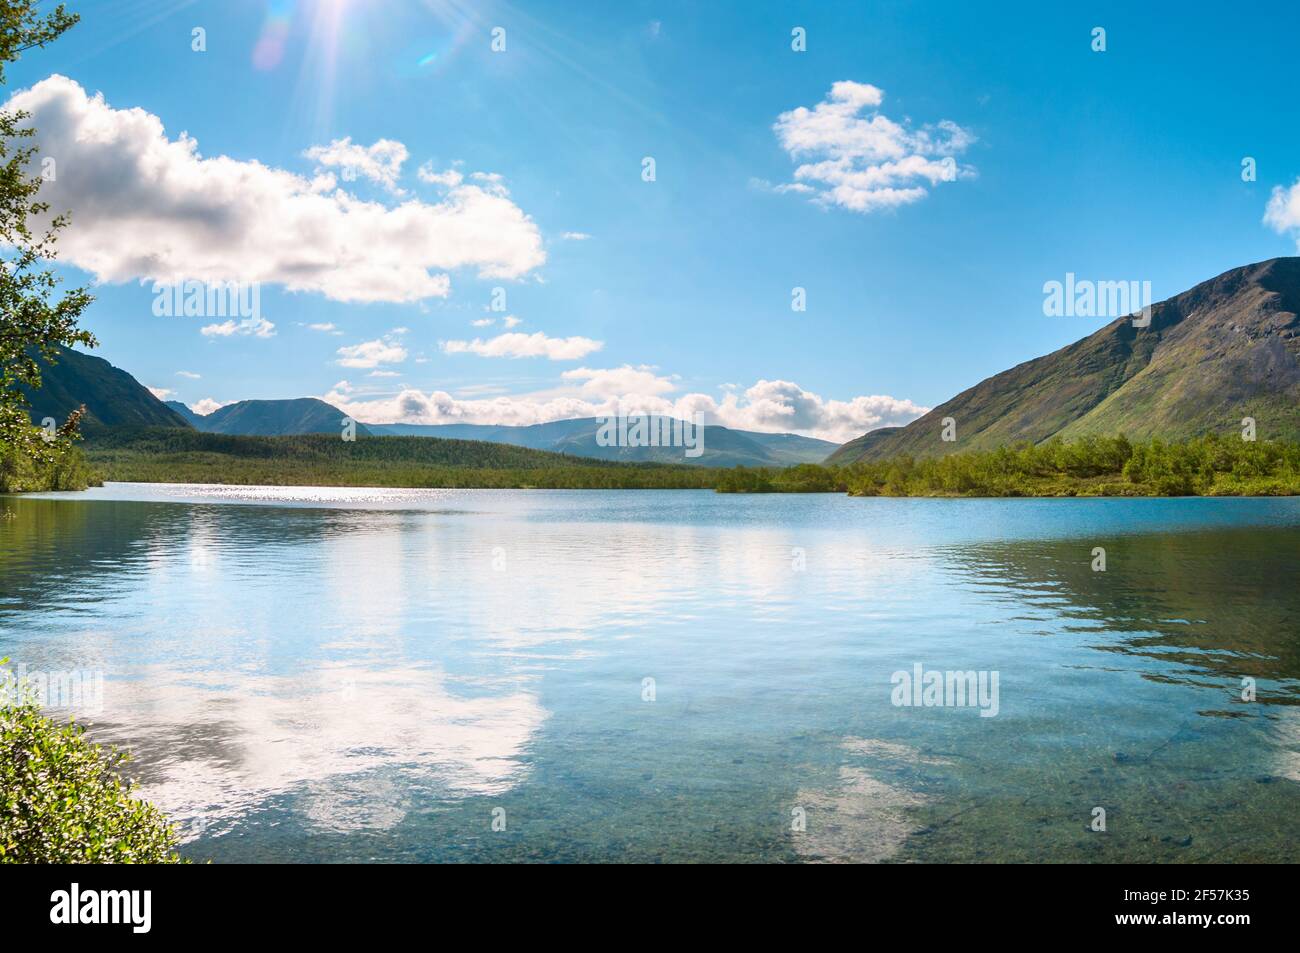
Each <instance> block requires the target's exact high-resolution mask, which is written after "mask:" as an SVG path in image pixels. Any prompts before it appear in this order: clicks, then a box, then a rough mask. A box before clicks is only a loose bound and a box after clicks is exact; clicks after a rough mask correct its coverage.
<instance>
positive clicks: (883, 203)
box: [756, 80, 975, 212]
mask: <svg viewBox="0 0 1300 953" xmlns="http://www.w3.org/2000/svg"><path fill="white" fill-rule="evenodd" d="M884 100H885V94H884V91H883V90H881V89H880V88H878V87H876V86H872V85H870V84H868V83H855V82H851V81H849V80H842V81H840V82H838V83H835V84H833V85H832V86H831V91H830V94H829V95H828V96H827V98H826V99H824V100H823V101H822V102H820V103H818V104H817V105H816V106H814V107H813V108H812V109H808V108H807V107H805V106H800V107H799V108H798V109H793V110H791V111H790V112H785V113H782V114H781V115H780V116H778V117H777V120H776V123H775V124H774V125H773V127H772V128H773V129H774V130H775V132H776V135H777V139H778V140H779V141H780V143H781V146H782V147H783V148H784V149H785V150H786V152H788V153H789V154H790V158H791V159H794V160H796V161H801V160H802V164H801V165H799V166H798V167H797V168H796V169H795V171H794V178H795V181H794V182H790V183H786V184H783V185H778V186H775V187H774V189H775V191H778V192H798V193H803V194H808V195H811V196H812V197H813V201H815V202H818V203H820V204H823V205H839V206H841V207H843V208H847V209H851V210H853V211H855V212H873V211H877V210H879V209H884V208H896V207H898V206H900V205H907V204H909V203H912V202H916V201H919V200H920V199H922V198H924V197H925V196H926V195H927V194H928V190H927V188H926V186H934V185H936V184H938V183H939V182H951V181H953V180H955V179H957V178H968V177H971V176H973V175H974V174H975V170H974V169H972V168H971V167H969V166H960V165H958V163H957V161H956V159H955V158H954V156H955V155H956V154H957V153H960V152H962V151H963V150H965V149H966V148H967V147H968V146H969V145H970V144H971V143H972V142H974V141H975V137H974V136H973V135H972V134H971V133H970V132H968V131H967V130H965V129H963V128H962V127H961V126H958V125H957V124H956V123H955V122H951V121H949V120H947V119H945V120H943V121H941V122H939V123H938V124H937V125H934V126H924V127H922V128H919V129H916V128H912V127H911V126H910V124H909V123H908V122H906V121H904V122H901V123H899V122H895V121H894V120H892V119H890V118H889V117H887V116H885V115H883V114H882V113H880V112H879V111H878V110H879V107H880V105H881V104H882V103H883V102H884ZM864 111H866V113H867V114H866V115H863V112H864ZM756 181H759V180H756Z"/></svg>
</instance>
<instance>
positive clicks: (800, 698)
mask: <svg viewBox="0 0 1300 953" xmlns="http://www.w3.org/2000/svg"><path fill="white" fill-rule="evenodd" d="M1097 547H1101V548H1103V549H1104V550H1105V560H1106V565H1105V571H1095V570H1094V568H1093V567H1094V563H1095V561H1096V559H1097V558H1098V557H1097V556H1096V555H1095V554H1094V549H1095V548H1097ZM1298 578H1300V499H1276V500H1235V499H1141V500H1119V499H1107V500H919V499H902V500H896V499H850V498H848V497H844V496H838V495H817V496H725V495H716V494H713V493H708V492H693V491H691V492H686V491H613V492H593V491H494V490H477V491H476V490H470V491H460V490H457V491H450V490H448V491H443V490H373V489H356V490H349V489H336V488H328V489H315V488H304V487H290V488H248V487H199V486H145V485H133V484H110V485H109V486H107V487H104V488H98V489H94V490H90V491H88V492H85V493H73V494H47V495H43V496H34V497H21V498H17V497H0V657H3V656H6V655H7V656H9V657H10V663H9V666H10V669H11V670H12V669H15V668H16V666H19V665H22V666H25V668H26V670H27V671H29V672H68V671H75V672H95V673H102V675H103V679H104V680H103V691H102V706H101V705H100V704H99V700H98V699H95V698H92V697H91V695H89V694H88V695H87V696H86V697H83V698H82V699H81V702H82V709H93V710H81V711H77V712H75V713H76V714H77V715H78V716H79V717H83V718H86V719H87V720H90V721H92V722H93V724H94V727H93V729H92V730H93V733H94V734H95V736H96V737H97V738H98V739H100V740H106V741H111V742H113V743H115V744H118V745H121V746H124V747H128V748H129V749H130V750H131V751H132V752H133V754H134V761H133V764H132V766H131V768H132V773H133V774H134V776H135V777H136V778H137V780H138V782H139V784H140V786H141V789H142V793H143V794H144V795H145V796H147V797H149V798H150V799H152V800H153V801H154V802H156V803H157V804H158V805H160V806H161V807H163V808H164V809H165V810H167V811H168V812H170V813H171V814H172V815H173V817H174V818H175V819H176V820H177V821H178V823H179V824H180V825H181V828H182V831H183V833H184V836H185V838H186V843H185V847H184V852H185V853H186V854H187V855H188V856H190V857H193V858H196V859H211V860H213V861H217V862H220V861H260V860H275V861H471V860H475V861H488V860H490V861H515V860H527V861H577V860H594V861H614V860H634V861H691V860H719V861H721V860H735V861H800V860H871V861H874V860H881V861H950V860H960V861H1023V860H1046V861H1157V862H1163V861H1211V860H1213V861H1295V860H1298V859H1300V715H1298V714H1297V713H1298V712H1300V708H1297V707H1296V706H1297V704H1300V585H1298V584H1297V581H1298ZM917 665H920V666H921V667H922V671H923V672H930V671H936V672H939V673H940V677H943V673H945V672H948V671H955V672H965V671H970V672H974V673H976V674H975V677H976V680H977V682H979V684H981V685H982V686H983V687H984V688H985V689H986V692H985V695H984V696H983V698H981V697H980V696H979V695H978V693H974V695H973V697H971V698H967V699H965V701H966V702H967V703H966V704H945V705H932V706H927V705H924V704H921V705H897V704H894V701H895V700H899V696H896V687H897V688H898V691H901V685H897V683H898V682H899V681H901V680H899V679H895V678H894V674H895V673H896V672H906V673H909V675H910V674H911V673H914V672H915V671H916V669H915V666H917ZM994 676H996V678H997V683H996V685H997V691H996V694H995V695H994V694H993V693H992V687H993V682H992V678H993V677H994ZM1243 679H1253V680H1254V681H1253V689H1254V693H1255V694H1254V700H1243V692H1245V694H1246V695H1247V696H1249V695H1250V691H1249V686H1250V685H1251V684H1252V683H1251V682H1249V681H1243ZM946 684H947V683H946V681H945V686H946ZM919 694H920V693H919V692H918V695H919ZM903 700H905V699H903ZM943 700H946V701H948V702H957V701H961V699H959V698H956V697H955V696H954V695H953V694H948V695H947V697H946V698H945V699H943ZM971 701H974V702H975V704H969V702H971ZM60 711H61V712H62V713H63V714H66V711H63V710H62V709H61V710H60ZM994 711H996V714H993V712H994ZM1098 808H1100V809H1102V810H1104V812H1105V815H1104V822H1105V824H1104V826H1105V830H1094V827H1095V826H1097V825H1098V823H1099V820H1100V818H1101V815H1100V814H1099V813H1098V812H1097V809H1098ZM502 828H504V829H502Z"/></svg>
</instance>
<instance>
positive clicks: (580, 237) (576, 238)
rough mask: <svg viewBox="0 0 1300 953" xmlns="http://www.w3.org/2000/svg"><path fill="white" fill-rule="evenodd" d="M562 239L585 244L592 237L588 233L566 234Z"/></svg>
mask: <svg viewBox="0 0 1300 953" xmlns="http://www.w3.org/2000/svg"><path fill="white" fill-rule="evenodd" d="M560 237H561V238H563V239H564V240H565V241H566V242H585V241H586V240H587V239H588V238H590V237H591V236H590V235H588V234H587V233H586V232H565V233H564V234H562V235H561V236H560Z"/></svg>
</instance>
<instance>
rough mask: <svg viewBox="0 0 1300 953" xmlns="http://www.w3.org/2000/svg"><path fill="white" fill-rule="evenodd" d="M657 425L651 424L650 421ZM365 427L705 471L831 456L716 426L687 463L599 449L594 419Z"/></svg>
mask: <svg viewBox="0 0 1300 953" xmlns="http://www.w3.org/2000/svg"><path fill="white" fill-rule="evenodd" d="M661 419H662V418H659V417H653V418H652V420H655V421H658V420H661ZM366 427H367V428H369V430H370V431H371V433H374V434H384V435H389V436H408V437H442V438H450V439H454V440H483V441H487V442H489V443H506V444H511V445H513V446H516V447H529V448H531V449H534V450H551V451H554V452H557V453H567V454H570V455H572V456H577V457H589V458H592V459H597V460H623V461H629V462H657V463H692V464H698V465H700V466H709V467H732V466H736V465H741V466H747V467H784V466H789V465H791V464H795V463H816V462H820V461H821V460H824V459H825V458H826V455H827V454H828V453H830V452H832V451H833V450H835V444H833V443H831V442H830V441H827V440H817V439H814V438H812V437H801V436H799V435H798V434H779V433H778V434H773V433H755V432H751V431H746V430H732V429H731V428H729V427H719V426H706V427H705V428H704V440H703V446H704V452H703V453H702V454H701V455H700V456H698V457H687V456H686V455H685V454H684V453H683V448H681V447H602V446H600V444H599V443H598V442H597V439H596V437H597V432H598V431H599V430H600V427H601V421H600V419H598V418H595V417H584V418H579V419H576V420H556V421H552V422H550V423H545V424H533V425H531V426H527V427H505V426H495V425H484V424H366Z"/></svg>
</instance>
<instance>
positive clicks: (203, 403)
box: [190, 397, 234, 417]
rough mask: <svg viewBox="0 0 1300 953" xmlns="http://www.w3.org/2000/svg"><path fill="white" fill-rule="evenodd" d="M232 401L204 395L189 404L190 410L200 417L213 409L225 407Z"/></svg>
mask: <svg viewBox="0 0 1300 953" xmlns="http://www.w3.org/2000/svg"><path fill="white" fill-rule="evenodd" d="M233 403H234V401H233V400H213V399H212V398H211V397H204V398H203V399H202V400H200V401H198V402H196V403H193V404H190V410H192V411H194V412H195V413H196V414H198V415H199V416H200V417H206V416H207V415H208V414H210V413H212V412H213V411H214V410H220V409H221V408H222V407H227V406H229V405H230V404H233Z"/></svg>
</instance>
